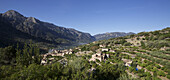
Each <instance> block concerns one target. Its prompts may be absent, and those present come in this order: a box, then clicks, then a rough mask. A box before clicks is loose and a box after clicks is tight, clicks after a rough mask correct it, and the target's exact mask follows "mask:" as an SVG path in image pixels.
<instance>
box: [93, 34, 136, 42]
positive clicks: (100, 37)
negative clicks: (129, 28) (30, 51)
mask: <svg viewBox="0 0 170 80" xmlns="http://www.w3.org/2000/svg"><path fill="white" fill-rule="evenodd" d="M132 34H135V33H132V32H129V33H125V32H111V33H103V34H96V35H94V37H95V38H96V40H107V39H110V38H116V37H123V36H127V35H132Z"/></svg>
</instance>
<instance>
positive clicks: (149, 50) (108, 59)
mask: <svg viewBox="0 0 170 80" xmlns="http://www.w3.org/2000/svg"><path fill="white" fill-rule="evenodd" d="M169 33H170V28H166V29H163V30H161V31H154V32H142V33H139V34H137V35H131V36H126V37H119V38H113V39H109V40H102V41H95V42H93V43H90V44H85V45H81V46H79V47H76V48H74V49H69V50H53V51H52V52H50V53H47V54H44V55H42V56H43V59H42V61H41V64H43V65H47V64H51V63H52V62H55V61H58V62H61V60H65V62H69V60H68V59H67V57H68V56H69V55H70V56H71V55H74V56H79V57H83V56H85V59H86V60H88V62H89V63H90V64H91V65H92V67H91V69H92V70H91V71H94V72H95V68H96V65H98V66H102V64H103V63H107V64H111V65H118V64H120V63H123V64H124V66H125V67H126V68H125V72H126V73H127V74H128V75H129V76H131V77H132V78H135V79H139V78H140V79H148V80H149V79H150V78H152V79H153V80H159V79H161V80H169V76H170V72H169V71H170V52H169V50H170V43H169V39H170V36H169V35H170V34H169ZM158 35H159V36H158ZM153 43H154V44H156V45H155V46H154V45H152V44H153ZM154 53H155V54H154ZM48 56H51V57H48ZM57 56H58V57H59V56H60V57H62V58H61V60H57V59H58V57H57ZM55 58H56V59H55ZM94 64H96V65H94ZM66 65H67V64H66Z"/></svg>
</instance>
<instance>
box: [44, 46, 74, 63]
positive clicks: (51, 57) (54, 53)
mask: <svg viewBox="0 0 170 80" xmlns="http://www.w3.org/2000/svg"><path fill="white" fill-rule="evenodd" d="M72 53H73V50H72V49H69V50H55V49H51V50H49V52H48V53H46V54H43V55H42V57H43V59H42V60H41V64H42V65H45V64H47V61H52V60H54V59H55V58H54V56H62V57H64V55H65V54H72Z"/></svg>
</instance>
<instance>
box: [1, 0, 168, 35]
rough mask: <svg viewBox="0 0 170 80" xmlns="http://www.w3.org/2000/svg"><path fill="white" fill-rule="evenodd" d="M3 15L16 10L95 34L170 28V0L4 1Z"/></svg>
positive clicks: (2, 4)
mask: <svg viewBox="0 0 170 80" xmlns="http://www.w3.org/2000/svg"><path fill="white" fill-rule="evenodd" d="M0 2H1V3H0V13H4V12H6V11H8V10H11V9H12V10H16V11H18V12H20V13H21V14H23V15H24V16H27V17H30V16H31V17H35V18H37V19H40V20H41V21H45V22H50V23H53V24H55V25H58V26H62V27H66V28H74V29H76V30H79V31H82V32H88V33H90V34H92V35H94V34H98V33H105V32H135V33H138V32H142V31H153V30H160V29H163V28H166V27H168V26H169V27H170V0H0Z"/></svg>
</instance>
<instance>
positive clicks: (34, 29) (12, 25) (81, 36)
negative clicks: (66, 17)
mask: <svg viewBox="0 0 170 80" xmlns="http://www.w3.org/2000/svg"><path fill="white" fill-rule="evenodd" d="M0 28H1V29H0V32H1V35H0V36H3V37H1V38H2V39H1V42H0V43H3V44H5V45H9V44H6V43H8V41H10V42H11V43H10V44H12V43H15V42H21V43H24V42H25V41H30V40H32V41H33V42H36V43H37V42H39V43H37V44H43V45H49V44H50V45H53V46H49V47H57V46H62V45H65V46H66V45H67V46H70V45H73V44H79V43H89V42H92V41H94V40H95V38H94V37H93V36H91V35H90V34H88V33H83V32H80V31H77V30H74V29H69V28H64V27H59V26H56V25H54V24H51V23H47V22H42V21H40V20H38V19H36V18H34V17H25V16H23V15H21V14H20V13H18V12H16V11H14V10H9V11H7V12H5V13H3V14H0ZM8 29H10V30H8ZM9 33H11V34H9ZM6 36H8V37H6ZM4 41H5V42H4ZM6 41H7V42H6ZM47 43H48V44H47Z"/></svg>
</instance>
